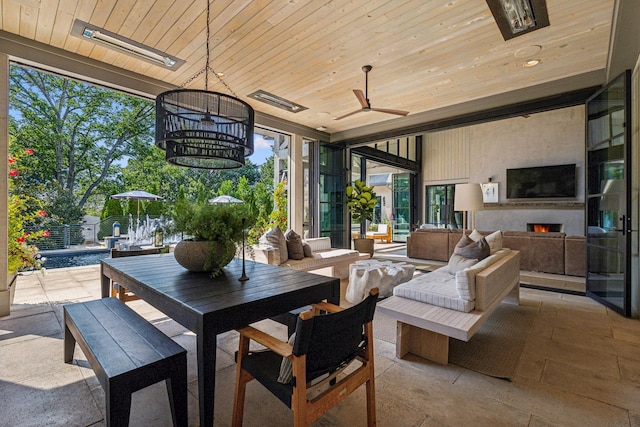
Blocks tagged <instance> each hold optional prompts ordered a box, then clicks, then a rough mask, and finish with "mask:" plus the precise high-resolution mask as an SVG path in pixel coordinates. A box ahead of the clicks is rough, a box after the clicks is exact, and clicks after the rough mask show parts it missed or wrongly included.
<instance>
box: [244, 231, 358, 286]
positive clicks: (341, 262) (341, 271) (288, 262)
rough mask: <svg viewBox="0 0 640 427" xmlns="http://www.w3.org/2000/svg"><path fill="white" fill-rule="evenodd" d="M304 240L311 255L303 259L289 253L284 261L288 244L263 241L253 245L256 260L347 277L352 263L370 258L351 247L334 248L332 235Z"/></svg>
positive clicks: (337, 276) (342, 277)
mask: <svg viewBox="0 0 640 427" xmlns="http://www.w3.org/2000/svg"><path fill="white" fill-rule="evenodd" d="M303 242H305V243H306V244H307V245H308V246H309V248H310V250H311V253H310V254H309V255H310V256H305V257H304V258H302V259H290V258H289V256H288V253H287V256H286V258H285V259H284V261H283V257H282V254H283V252H284V251H285V250H286V244H285V245H284V246H282V245H280V244H273V245H270V244H265V243H261V244H259V245H254V246H253V252H254V256H255V261H257V262H262V263H266V264H272V265H279V266H281V267H287V268H293V269H295V270H301V271H310V272H313V273H318V274H324V275H326V276H332V277H336V278H338V279H347V278H348V277H349V265H350V264H353V263H354V262H356V261H360V260H363V259H368V258H369V254H368V253H362V254H361V253H360V252H358V251H355V250H351V249H336V248H332V247H331V238H330V237H315V238H308V239H305V240H304V241H303Z"/></svg>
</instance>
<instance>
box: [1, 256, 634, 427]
mask: <svg viewBox="0 0 640 427" xmlns="http://www.w3.org/2000/svg"><path fill="white" fill-rule="evenodd" d="M18 280H19V281H18V285H17V291H16V297H15V301H14V305H13V307H12V313H11V315H10V316H7V317H4V318H0V426H45V425H60V426H63V425H64V426H99V425H104V424H105V422H104V415H103V413H104V394H103V391H102V388H101V387H100V385H99V384H98V382H97V380H96V378H95V376H94V375H93V371H92V370H91V368H90V367H89V365H88V363H87V362H86V360H85V359H84V357H83V356H82V353H81V351H80V350H79V349H76V358H77V360H76V362H74V364H73V365H69V364H65V363H63V361H62V336H63V332H62V323H61V322H62V305H63V304H65V303H69V302H75V301H82V300H88V299H93V298H99V296H100V295H99V294H100V290H99V267H98V266H90V267H74V268H67V269H55V270H48V272H47V274H46V275H44V276H42V275H40V274H34V275H30V276H22V277H20V278H19V279H18ZM521 303H522V304H526V305H529V306H533V307H537V309H538V310H537V316H536V319H535V322H534V326H533V328H532V330H531V332H530V333H529V335H528V337H527V341H526V345H525V349H524V351H523V356H522V358H521V360H520V364H519V367H518V370H517V373H516V376H515V378H514V380H513V381H512V382H507V381H504V380H499V379H495V378H491V377H487V376H484V375H481V374H478V373H475V372H472V371H469V370H466V369H463V368H460V367H457V366H454V365H449V366H441V365H437V364H434V363H430V362H428V361H425V360H422V359H419V358H417V357H411V356H409V357H408V358H407V359H403V360H400V359H397V358H396V357H395V347H394V345H393V344H392V343H391V342H388V339H387V338H385V336H386V335H388V331H389V330H390V329H391V330H393V329H392V328H393V324H392V323H391V320H390V319H389V318H386V317H385V316H382V315H378V316H376V320H375V323H376V330H377V331H378V332H380V334H379V335H378V334H377V333H376V335H377V339H376V341H375V352H376V371H377V378H376V402H377V413H378V425H380V426H393V427H397V426H420V427H424V426H461V425H473V426H502V425H504V426H640V322H639V321H638V320H631V319H625V318H623V317H621V316H619V315H617V314H615V313H613V312H611V311H610V310H608V309H606V308H605V307H603V306H601V305H599V304H598V303H596V302H594V301H592V300H590V299H588V298H586V297H583V296H576V295H568V294H560V293H554V292H548V291H542V290H534V289H522V290H521ZM129 304H130V306H131V307H133V308H134V309H135V310H136V311H138V312H139V313H141V314H142V315H143V316H144V317H145V318H147V319H148V320H150V321H151V322H152V323H154V324H155V325H156V326H157V327H158V328H160V329H161V330H162V331H163V332H165V333H166V334H168V335H170V336H172V337H173V338H174V339H175V340H176V341H177V342H178V343H180V344H181V345H182V346H184V347H185V348H187V349H188V351H189V360H188V363H189V419H190V422H191V424H192V425H197V423H198V412H197V411H198V408H197V384H196V373H195V357H194V349H195V337H194V335H193V334H192V333H191V332H189V331H187V330H186V329H185V328H183V327H182V326H180V325H179V324H177V323H176V322H174V321H172V320H171V319H168V318H166V317H165V316H164V315H163V314H162V313H161V312H158V311H157V310H155V309H153V308H152V307H150V306H149V305H147V304H146V303H144V302H143V301H134V302H131V303H129ZM260 323H261V326H262V327H264V328H267V329H268V330H270V331H271V332H273V333H278V334H281V335H282V336H283V338H284V337H285V332H284V329H283V328H282V327H281V326H280V325H277V324H274V323H273V322H271V321H264V322H260ZM383 329H384V331H385V333H381V332H382V330H383ZM381 338H385V339H387V341H385V340H383V339H381ZM236 344H237V335H236V333H235V332H229V333H227V334H224V335H222V336H220V337H219V340H218V367H217V369H218V383H217V388H216V396H215V399H216V414H215V417H216V420H215V425H216V426H228V425H230V419H231V408H232V394H233V388H234V383H233V381H234V373H235V364H234V362H233V352H234V351H235V349H236ZM168 407H169V404H168V399H167V397H166V390H165V387H164V385H163V384H162V383H159V384H156V385H155V386H152V387H149V388H147V389H144V390H141V391H139V392H136V393H135V394H134V397H133V403H132V413H131V425H133V426H164V425H171V418H170V413H169V409H168ZM286 425H292V421H291V416H290V413H289V411H288V409H287V408H286V407H285V406H284V405H282V404H281V403H280V402H279V401H278V400H277V399H275V398H274V397H272V396H271V395H270V394H269V393H268V392H266V391H265V390H264V389H262V388H261V386H259V385H258V384H251V385H250V386H249V388H248V392H247V403H246V415H245V426H286ZM314 425H316V426H345V427H346V426H349V427H351V426H363V425H366V416H365V403H364V390H358V391H357V392H356V393H354V394H353V395H352V396H351V397H349V398H348V399H347V400H345V401H344V402H342V403H341V404H339V405H338V406H337V407H335V408H334V409H332V410H330V411H329V412H328V413H327V414H326V415H325V416H324V417H322V418H321V419H320V420H318V421H317V422H316V423H315V424H314Z"/></svg>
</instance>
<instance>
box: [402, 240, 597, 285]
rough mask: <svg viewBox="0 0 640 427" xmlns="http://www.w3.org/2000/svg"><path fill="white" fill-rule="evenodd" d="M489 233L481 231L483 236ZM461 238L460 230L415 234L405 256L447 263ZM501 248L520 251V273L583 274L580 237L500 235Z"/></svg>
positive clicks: (583, 243) (584, 255) (583, 244)
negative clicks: (523, 271)
mask: <svg viewBox="0 0 640 427" xmlns="http://www.w3.org/2000/svg"><path fill="white" fill-rule="evenodd" d="M470 232H471V230H467V233H470ZM492 232H493V231H480V233H481V234H483V235H488V234H490V233H492ZM461 237H462V230H460V229H448V228H431V229H426V230H416V231H414V232H412V233H411V234H410V235H409V238H408V239H407V256H408V257H409V258H419V259H428V260H434V261H444V262H446V261H448V260H449V258H450V257H451V254H452V253H453V250H454V248H455V245H456V243H458V241H459V240H460V238H461ZM502 246H503V247H505V248H510V249H512V250H517V251H520V269H521V270H527V271H536V272H542V273H551V274H564V275H569V276H579V277H584V276H585V274H586V249H585V238H584V237H583V236H567V235H566V233H560V232H555V233H554V232H543V233H537V232H532V231H503V232H502Z"/></svg>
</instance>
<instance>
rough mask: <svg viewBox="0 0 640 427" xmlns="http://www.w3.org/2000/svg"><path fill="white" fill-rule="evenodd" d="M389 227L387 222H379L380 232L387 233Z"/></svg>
mask: <svg viewBox="0 0 640 427" xmlns="http://www.w3.org/2000/svg"><path fill="white" fill-rule="evenodd" d="M387 227H389V226H388V225H387V224H378V233H386V232H387Z"/></svg>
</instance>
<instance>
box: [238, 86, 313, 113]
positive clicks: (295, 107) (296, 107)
mask: <svg viewBox="0 0 640 427" xmlns="http://www.w3.org/2000/svg"><path fill="white" fill-rule="evenodd" d="M249 98H253V99H257V100H258V101H262V102H264V103H266V104H269V105H272V106H274V107H278V108H282V109H283V110H286V111H289V112H291V113H299V112H300V111H304V110H307V107H305V106H302V105H300V104H296V103H295V102H292V101H289V100H288V99H284V98H281V97H279V96H277V95H274V94H272V93H269V92H265V91H264V90H262V89H261V90H257V91H255V92H253V93H250V94H249Z"/></svg>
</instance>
